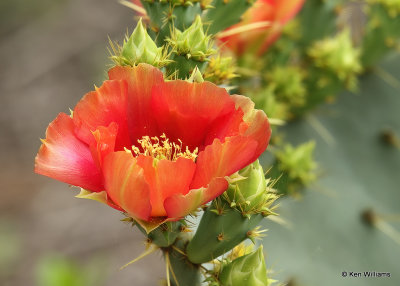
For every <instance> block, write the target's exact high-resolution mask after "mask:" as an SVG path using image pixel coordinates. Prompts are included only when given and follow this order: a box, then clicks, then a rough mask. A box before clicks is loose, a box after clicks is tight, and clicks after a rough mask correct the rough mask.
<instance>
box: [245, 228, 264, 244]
mask: <svg viewBox="0 0 400 286" xmlns="http://www.w3.org/2000/svg"><path fill="white" fill-rule="evenodd" d="M260 228H261V227H260V226H257V227H256V228H254V229H252V230H249V231H248V232H247V233H246V235H247V238H248V239H250V240H251V241H252V242H253V243H254V244H255V243H256V240H257V239H261V238H263V237H265V236H266V234H264V233H265V232H267V231H268V230H267V229H262V230H260Z"/></svg>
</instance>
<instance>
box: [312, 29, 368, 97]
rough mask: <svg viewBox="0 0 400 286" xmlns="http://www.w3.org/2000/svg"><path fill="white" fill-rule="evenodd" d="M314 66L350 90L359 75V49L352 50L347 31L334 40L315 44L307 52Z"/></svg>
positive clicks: (355, 85) (360, 68)
mask: <svg viewBox="0 0 400 286" xmlns="http://www.w3.org/2000/svg"><path fill="white" fill-rule="evenodd" d="M308 55H309V56H310V57H311V58H312V59H313V60H314V64H315V66H317V67H318V68H321V69H324V70H326V71H328V72H330V73H331V74H332V75H335V77H337V78H338V79H339V80H340V81H341V82H344V83H345V84H346V87H347V88H348V89H350V90H354V89H356V88H357V75H358V74H360V73H361V71H362V66H361V64H360V49H357V48H354V47H353V44H352V40H351V36H350V32H349V30H348V29H345V30H343V31H342V32H340V33H339V34H338V35H337V36H336V37H334V38H328V39H324V40H321V41H317V42H315V43H314V44H313V45H312V46H311V48H310V49H309V50H308Z"/></svg>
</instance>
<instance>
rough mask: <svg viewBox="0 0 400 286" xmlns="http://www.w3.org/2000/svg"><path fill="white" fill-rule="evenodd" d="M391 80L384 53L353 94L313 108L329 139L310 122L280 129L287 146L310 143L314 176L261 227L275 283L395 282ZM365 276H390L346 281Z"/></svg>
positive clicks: (394, 81) (398, 163)
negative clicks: (316, 170)
mask: <svg viewBox="0 0 400 286" xmlns="http://www.w3.org/2000/svg"><path fill="white" fill-rule="evenodd" d="M382 71H384V72H382ZM382 74H385V75H386V74H390V75H393V76H389V77H388V76H387V75H386V76H383V77H382V76H381V75H382ZM399 75H400V56H398V55H397V56H391V57H389V58H388V59H387V60H386V61H385V62H384V64H383V65H381V66H379V67H377V68H376V69H375V70H372V71H371V72H370V73H368V74H366V75H365V76H363V77H362V79H361V82H360V93H359V95H356V96H355V95H352V94H347V93H344V94H341V95H340V96H339V98H338V101H337V102H336V103H335V104H333V105H331V106H323V107H321V110H320V112H317V113H316V114H315V115H313V116H314V118H313V119H312V120H314V121H315V120H318V121H319V122H320V123H321V124H322V125H323V126H324V128H326V130H327V131H328V132H329V134H330V136H331V138H327V137H326V136H324V138H323V137H321V133H320V132H317V131H316V129H314V128H313V127H312V126H313V125H312V124H310V122H311V120H304V121H300V122H294V123H292V124H289V125H288V126H287V127H286V128H285V133H286V134H287V136H288V138H287V139H288V140H289V141H290V142H291V143H293V144H295V145H296V144H299V143H301V142H304V141H306V140H309V139H314V140H316V149H315V154H316V160H317V161H318V164H319V172H320V176H319V177H320V178H319V180H318V181H317V182H316V183H314V184H313V185H312V186H310V187H309V188H308V189H307V190H306V192H305V193H304V194H303V196H302V197H301V198H300V199H293V198H289V197H286V198H284V199H281V200H280V202H281V204H280V208H279V213H280V217H281V218H282V219H283V220H285V221H286V224H284V225H279V224H274V225H271V224H268V229H269V231H268V236H267V237H266V238H264V248H265V250H266V253H267V259H268V262H269V265H273V268H274V269H273V270H274V272H275V273H276V276H274V278H277V279H278V280H279V281H282V282H283V281H291V283H292V284H290V285H299V286H301V285H307V286H314V285H315V286H317V285H327V286H337V285H344V286H374V285H382V286H391V285H399V284H400V276H399V275H398V272H399V266H398V265H399V257H400V220H399V219H400V204H399V202H400V189H399V185H400V179H399V171H400V149H399V148H398V145H397V142H398V138H399V135H400V116H399V110H400V97H399V94H400V89H399V87H400V85H399V81H398V79H399V78H400V77H399ZM368 210H370V211H371V210H372V212H366V211H368ZM367 214H369V215H367ZM371 216H372V217H371ZM371 223H372V225H371ZM366 271H371V272H373V271H375V272H390V274H391V277H390V278H387V277H386V278H385V277H375V278H364V277H360V278H356V277H350V272H362V276H364V272H366ZM342 272H346V273H345V274H343V275H347V277H342Z"/></svg>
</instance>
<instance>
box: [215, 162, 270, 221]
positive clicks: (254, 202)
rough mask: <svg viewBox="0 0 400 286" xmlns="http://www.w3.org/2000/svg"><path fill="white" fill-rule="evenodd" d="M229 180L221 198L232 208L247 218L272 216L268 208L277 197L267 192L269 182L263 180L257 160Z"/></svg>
mask: <svg viewBox="0 0 400 286" xmlns="http://www.w3.org/2000/svg"><path fill="white" fill-rule="evenodd" d="M229 180H230V181H231V183H230V184H229V187H228V190H227V191H226V192H225V193H224V195H223V198H225V200H226V201H227V202H228V203H229V204H230V206H231V207H232V208H237V209H238V210H239V211H240V212H241V214H242V215H244V216H248V217H250V215H252V214H258V213H261V214H263V215H265V216H266V215H270V214H273V212H272V211H271V210H270V209H269V207H270V206H271V204H272V203H273V202H274V201H275V200H276V198H277V196H276V195H275V194H273V193H271V192H270V191H269V187H268V183H269V182H270V180H269V179H268V180H266V179H265V175H264V170H263V168H262V166H261V165H260V163H259V161H258V160H256V161H255V162H254V163H253V164H251V165H249V166H247V167H245V168H243V169H242V170H240V171H239V172H237V173H235V174H234V175H232V176H231V177H230V179H229Z"/></svg>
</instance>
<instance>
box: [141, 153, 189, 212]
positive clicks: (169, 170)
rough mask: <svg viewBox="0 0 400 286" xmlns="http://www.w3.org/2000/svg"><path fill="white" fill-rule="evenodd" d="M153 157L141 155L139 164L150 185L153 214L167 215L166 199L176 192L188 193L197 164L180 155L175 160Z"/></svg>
mask: <svg viewBox="0 0 400 286" xmlns="http://www.w3.org/2000/svg"><path fill="white" fill-rule="evenodd" d="M154 160H157V159H154V158H153V157H149V156H142V155H141V156H139V157H138V158H137V162H138V165H140V166H141V167H142V168H143V170H144V176H145V178H146V181H147V182H148V184H149V186H150V201H151V207H152V211H151V216H152V217H159V216H166V215H167V213H166V211H165V209H164V200H165V199H166V198H168V197H171V196H173V195H175V194H183V195H186V194H187V193H188V192H189V185H190V183H191V182H192V179H193V175H194V172H195V169H196V164H195V163H194V162H193V161H192V160H190V159H187V158H183V157H180V158H178V159H177V160H176V161H175V162H173V161H169V160H159V161H154Z"/></svg>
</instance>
